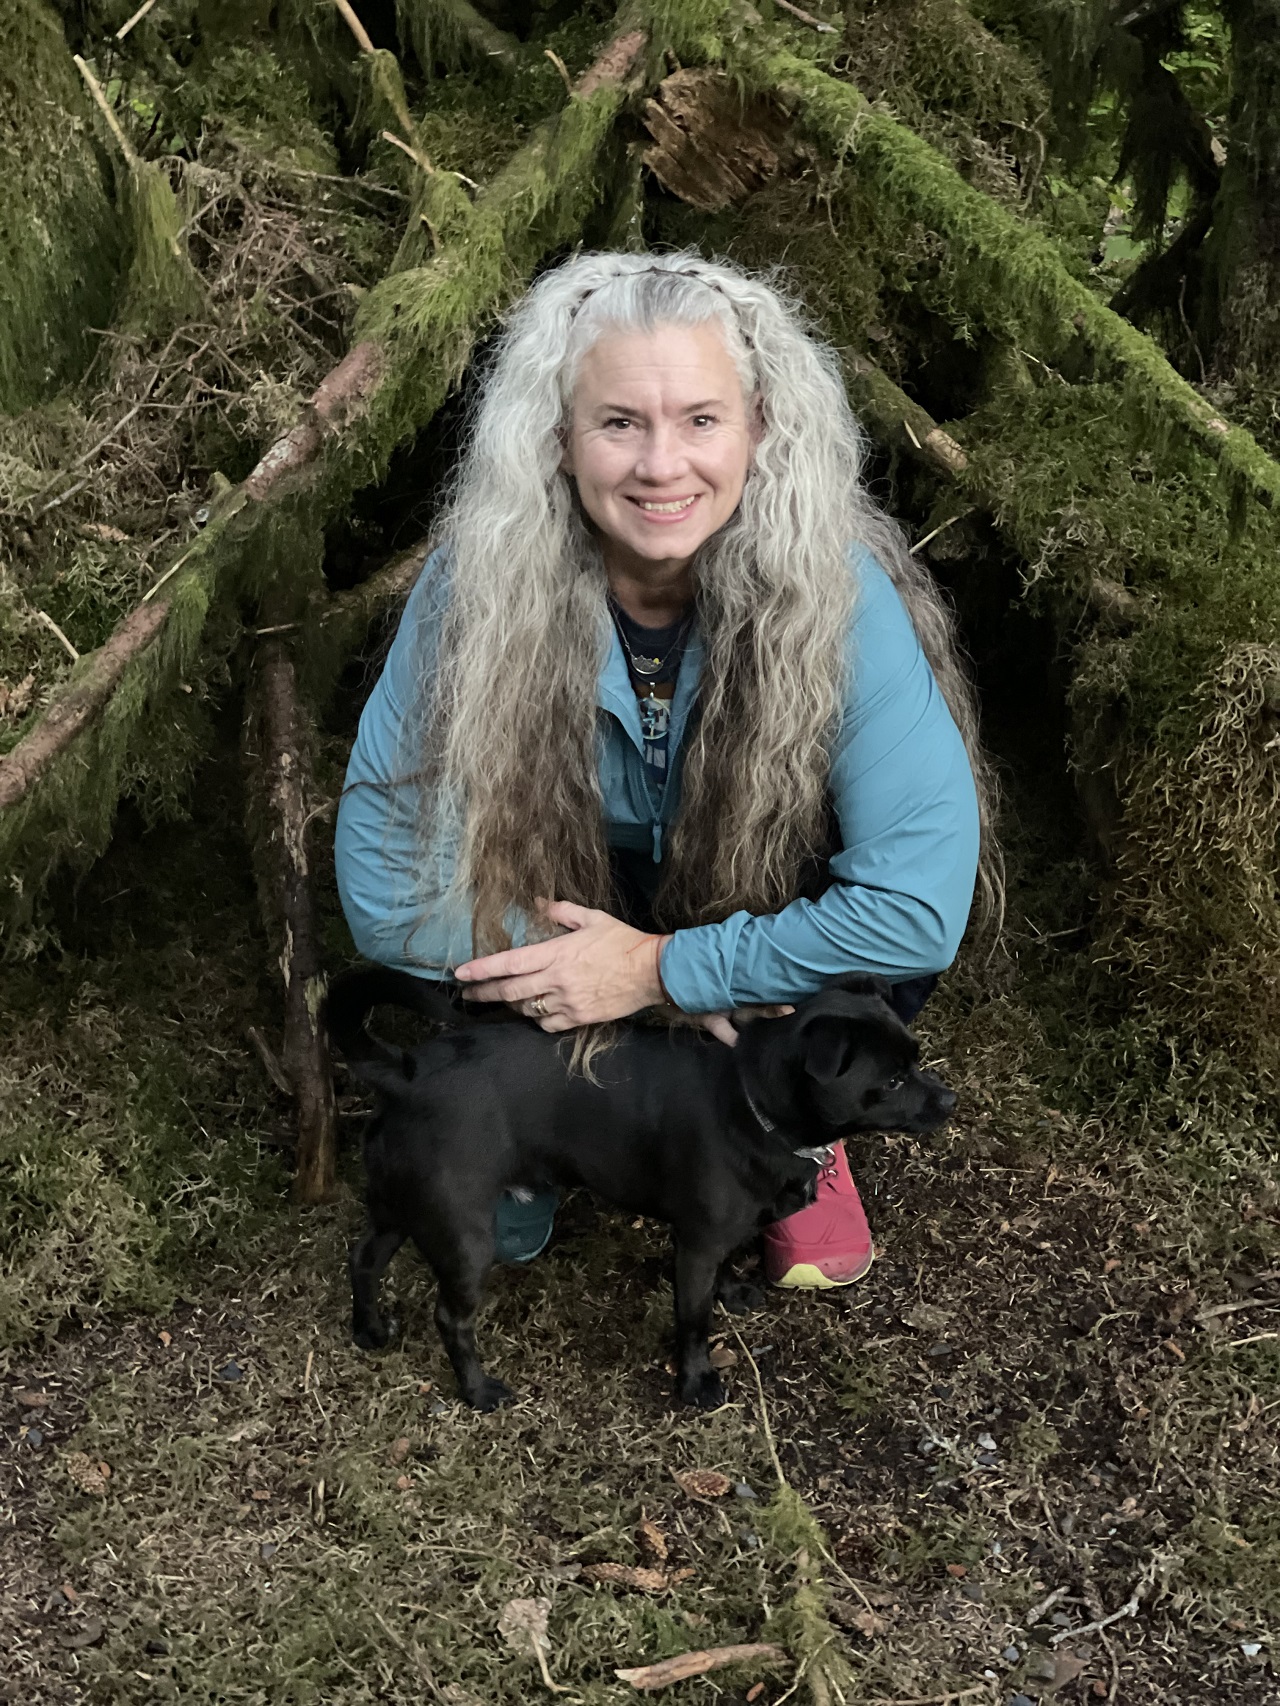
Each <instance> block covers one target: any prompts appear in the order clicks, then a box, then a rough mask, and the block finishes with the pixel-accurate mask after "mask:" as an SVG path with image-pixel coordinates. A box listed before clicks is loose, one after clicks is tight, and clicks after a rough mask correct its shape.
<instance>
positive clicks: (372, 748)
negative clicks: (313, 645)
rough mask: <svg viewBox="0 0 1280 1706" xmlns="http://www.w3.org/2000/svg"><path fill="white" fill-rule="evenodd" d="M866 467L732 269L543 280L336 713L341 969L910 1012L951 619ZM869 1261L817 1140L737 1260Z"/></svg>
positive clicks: (524, 1005)
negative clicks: (867, 992) (808, 1196)
mask: <svg viewBox="0 0 1280 1706" xmlns="http://www.w3.org/2000/svg"><path fill="white" fill-rule="evenodd" d="M861 462H862V440H861V435H860V433H859V430H858V427H857V424H856V422H855V421H854V419H853V417H852V415H851V413H850V411H849V407H848V404H847V401H846V399H845V395H844V389H843V386H842V385H841V382H840V379H839V375H838V369H837V366H836V362H835V360H834V357H833V356H832V355H831V353H830V352H829V351H828V350H826V349H825V348H823V347H822V346H820V345H819V344H818V343H816V342H815V341H814V340H813V339H812V338H811V337H810V336H809V335H808V334H807V333H806V332H805V330H804V329H803V327H802V325H801V323H800V319H799V315H798V313H797V311H796V310H795V309H794V308H793V307H792V306H791V305H790V304H788V303H787V302H786V301H785V300H784V299H783V298H782V297H781V296H780V295H779V293H778V292H777V291H776V290H775V289H774V288H772V287H771V286H770V285H769V284H767V283H765V282H764V281H762V280H761V279H759V278H755V277H752V276H750V275H748V274H746V273H744V272H742V271H739V270H738V269H736V268H733V267H730V266H726V265H721V264H712V263H709V262H706V261H704V260H702V259H700V258H699V257H698V256H696V255H693V254H674V255H666V256H656V257H655V256H644V255H607V254H600V255H595V254H588V255H580V256H577V257H576V258H575V259H573V260H571V261H569V262H567V263H565V264H564V265H562V266H560V267H558V268H556V269H555V270H554V271H552V272H549V273H547V274H545V275H544V276H543V277H542V278H541V279H540V280H539V281H538V282H537V284H535V285H534V286H533V288H532V289H531V290H530V292H529V293H528V295H527V296H526V297H525V298H524V299H523V301H522V302H521V303H520V304H519V305H518V306H517V307H516V309H515V310H514V312H513V313H512V315H511V317H510V320H509V322H508V325H507V327H506V330H505V332H504V334H503V336H502V338H501V340H500V343H499V346H498V349H497V352H496V354H495V356H494V358H493V360H492V362H491V365H490V367H489V370H488V374H487V377H486V379H485V382H484V385H483V387H482V395H481V399H480V402H479V405H478V408H477V410H476V413H475V416H474V421H473V425H472V429H471V434H470V437H469V439H468V442H467V444H466V445H465V447H464V451H463V455H462V457H461V461H460V465H459V468H458V471H457V475H456V478H455V481H454V485H453V491H452V495H451V499H450V501H449V503H448V505H447V508H446V511H445V514H444V517H443V519H442V523H441V527H440V537H441V539H442V540H443V541H444V543H443V545H442V547H441V548H440V549H439V550H437V551H435V552H434V553H433V554H432V556H431V557H430V558H429V560H428V562H427V565H426V567H425V569H424V572H423V574H422V576H421V577H420V579H419V581H418V583H417V585H416V587H415V588H414V591H413V593H412V594H411V596H410V599H409V603H408V605H407V607H406V610H405V614H404V617H403V619H402V622H401V625H400V629H399V632H398V634H397V637H396V640H395V643H394V645H393V646H392V648H391V652H390V654H389V656H388V659H387V664H386V668H385V670H384V673H383V675H382V678H381V680H380V681H379V683H378V685H377V687H376V689H375V690H374V693H373V696H372V697H371V699H370V701H369V704H368V706H367V707H366V710H365V712H364V715H363V717H362V719H361V723H360V732H359V736H358V738H357V741H356V745H355V750H354V752H353V754H352V758H351V766H350V769H349V771H348V775H347V788H346V791H345V792H344V796H343V801H342V807H341V810H340V813H339V818H338V844H337V859H338V881H339V888H340V891H341V895H342V901H343V906H344V909H345V911H346V915H347V918H348V921H349V923H350V925H351V929H352V933H353V935H354V937H355V940H356V944H357V946H358V947H359V948H360V950H361V952H363V953H364V954H366V955H367V956H368V957H369V958H370V959H373V960H377V961H380V962H382V963H384V964H387V965H394V966H399V967H403V968H404V969H406V970H409V971H415V972H419V973H421V974H422V975H424V976H433V977H434V976H439V975H441V974H442V973H451V974H452V975H453V977H454V978H456V979H457V981H458V983H459V984H460V985H461V986H462V988H463V991H464V993H465V994H466V995H467V997H468V998H470V999H474V1000H478V1001H502V1002H506V1003H508V1004H509V1005H511V1006H512V1007H514V1008H516V1009H517V1010H518V1011H519V1012H522V1013H524V1014H526V1015H527V1016H528V1017H530V1018H531V1019H533V1020H535V1021H536V1022H537V1023H538V1024H540V1025H541V1026H542V1027H543V1028H544V1029H545V1030H548V1031H563V1030H569V1029H572V1028H574V1027H577V1026H582V1025H591V1024H596V1023H599V1022H603V1021H607V1020H613V1019H618V1018H623V1017H625V1016H626V1015H628V1014H631V1013H636V1012H639V1011H641V1010H642V1009H645V1008H649V1007H653V1006H655V1005H659V1004H663V1003H670V1004H671V1005H672V1006H674V1007H676V1008H678V1009H680V1010H681V1011H682V1012H684V1013H685V1014H688V1015H691V1016H695V1017H696V1018H697V1019H698V1021H699V1022H700V1023H703V1024H705V1025H706V1026H707V1028H708V1029H710V1030H712V1031H713V1032H714V1033H715V1035H716V1036H718V1037H719V1038H720V1039H721V1040H722V1041H723V1042H726V1043H731V1042H732V1041H733V1039H734V1036H735V1034H736V1033H735V1032H734V1030H733V1026H732V1022H731V1019H730V1015H731V1013H733V1012H734V1011H737V1010H740V1009H742V1008H745V1007H753V1006H754V1007H760V1006H764V1007H769V1006H772V1005H777V1004H785V1003H789V1002H794V1001H795V1000H797V999H798V998H800V997H802V996H804V995H807V994H810V993H812V992H813V991H814V990H816V989H818V988H820V987H822V986H823V985H824V984H826V983H830V982H831V981H833V980H835V979H837V978H839V977H840V976H841V975H844V974H848V973H850V972H859V971H861V972H873V973H878V974H880V975H882V976H883V977H885V978H887V979H888V980H889V981H890V983H891V984H893V985H894V1002H895V1005H896V1006H897V1008H898V1010H899V1012H900V1013H901V1015H902V1016H903V1017H904V1018H908V1019H909V1018H911V1017H914V1015H915V1013H916V1011H918V1009H919V1007H920V1005H921V1004H922V1002H923V1000H924V999H925V997H926V996H927V994H928V992H929V990H930V989H931V988H932V984H933V981H934V979H935V977H936V974H937V973H938V972H940V971H941V970H942V969H943V968H944V967H946V966H947V965H949V964H950V962H951V960H952V958H953V957H954V955H955V952H956V949H957V947H958V945H959V942H960V938H961V935H962V933H963V931H964V926H965V921H966V918H967V915H968V911H969V906H970V902H971V899H972V895H973V889H974V878H975V871H976V869H977V866H978V859H979V841H980V828H981V821H982V819H983V817H984V815H985V811H984V801H985V793H986V788H985V784H986V776H985V771H984V769H983V766H982V763H981V759H980V755H979V753H978V749H977V745H976V736H975V719H974V712H973V703H972V696H971V693H970V690H969V688H968V685H967V683H966V682H965V680H964V677H963V675H962V673H961V671H960V670H959V668H958V666H957V663H956V658H955V651H954V645H953V640H952V635H951V629H950V623H949V617H948V615H947V613H946V611H945V609H944V607H943V606H942V604H941V603H940V601H939V599H938V597H937V594H936V592H935V590H934V588H933V585H932V583H931V581H930V579H929V577H928V575H927V573H926V572H925V571H923V570H922V569H920V568H919V567H918V566H917V565H916V564H915V562H914V561H913V559H912V558H911V557H910V556H909V555H908V554H907V552H906V549H905V547H904V545H903V543H902V540H901V537H900V534H899V532H898V530H897V528H896V527H895V526H894V525H893V524H892V523H891V522H890V521H888V520H887V519H886V518H885V517H884V516H883V515H881V514H880V513H879V511H878V510H877V509H876V508H875V506H874V504H873V503H872V501H871V499H870V497H869V496H868V494H867V492H866V491H865V489H864V488H863V486H862V485H861V483H860V479H859V473H860V467H861ZM975 775H976V777H977V779H978V781H977V783H975ZM815 877H816V878H817V879H818V880H816V881H815ZM513 944H514V945H513ZM477 955H478V956H479V957H475V956H477ZM554 1202H555V1199H554V1198H553V1197H550V1196H547V1197H540V1198H536V1199H535V1200H534V1201H533V1202H531V1203H524V1204H521V1203H517V1202H515V1201H513V1200H510V1199H505V1200H504V1202H503V1203H502V1204H501V1205H500V1208H499V1215H498V1233H499V1253H500V1255H503V1256H505V1257H506V1259H509V1260H512V1259H514V1260H527V1259H529V1258H530V1257H532V1256H533V1255H536V1254H537V1253H538V1252H539V1250H541V1248H542V1247H543V1245H544V1244H545V1242H546V1239H547V1238H548V1237H549V1235H550V1230H551V1218H552V1213H553V1210H554ZM871 1257H872V1245H871V1237H870V1233H869V1231H868V1229H867V1223H866V1219H865V1216H864V1214H863V1211H862V1205H861V1203H860V1202H859V1199H858V1193H857V1190H856V1188H855V1187H854V1184H853V1181H852V1179H851V1178H850V1176H849V1170H848V1164H847V1162H846V1161H845V1158H844V1155H843V1152H842V1151H841V1150H840V1149H837V1151H836V1155H835V1159H834V1161H833V1163H832V1165H831V1166H830V1167H829V1168H828V1169H827V1170H826V1171H825V1172H824V1173H823V1175H822V1176H821V1178H820V1181H819V1191H818V1197H817V1200H816V1202H815V1203H814V1204H813V1205H812V1206H811V1207H810V1208H808V1209H805V1210H803V1211H802V1212H801V1213H800V1214H798V1215H793V1216H791V1217H789V1218H788V1219H787V1220H784V1221H780V1222H778V1223H777V1224H776V1225H775V1226H773V1227H771V1228H769V1229H768V1231H767V1233H766V1240H765V1262H766V1271H767V1273H768V1275H769V1277H770V1279H772V1280H773V1281H775V1282H776V1283H779V1284H782V1285H791V1286H813V1287H826V1286H830V1285H844V1284H848V1283H850V1282H851V1281H852V1280H854V1279H857V1278H858V1277H860V1275H861V1274H862V1273H864V1272H865V1271H866V1269H867V1267H868V1266H869V1265H870V1262H871Z"/></svg>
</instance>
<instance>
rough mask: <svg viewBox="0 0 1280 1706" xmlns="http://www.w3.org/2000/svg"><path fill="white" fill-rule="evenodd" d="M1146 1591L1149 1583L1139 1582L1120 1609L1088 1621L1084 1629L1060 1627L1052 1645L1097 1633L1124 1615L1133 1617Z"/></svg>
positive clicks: (1117, 1621)
mask: <svg viewBox="0 0 1280 1706" xmlns="http://www.w3.org/2000/svg"><path fill="white" fill-rule="evenodd" d="M1146 1591H1147V1583H1146V1582H1145V1581H1141V1582H1139V1583H1138V1585H1137V1587H1136V1588H1134V1590H1133V1592H1132V1593H1131V1594H1130V1595H1129V1597H1128V1599H1127V1600H1125V1602H1124V1604H1123V1605H1122V1606H1121V1607H1120V1609H1119V1611H1113V1612H1112V1613H1111V1615H1110V1616H1109V1617H1099V1618H1098V1619H1097V1621H1096V1622H1094V1623H1086V1624H1085V1626H1084V1628H1083V1629H1060V1630H1059V1631H1058V1633H1057V1634H1056V1635H1055V1636H1054V1637H1053V1639H1052V1641H1051V1642H1050V1645H1051V1646H1054V1647H1056V1646H1057V1645H1058V1643H1059V1642H1060V1641H1078V1640H1079V1639H1080V1637H1081V1636H1082V1635H1096V1634H1097V1633H1098V1631H1099V1630H1100V1629H1106V1628H1107V1627H1108V1626H1109V1625H1110V1624H1112V1623H1119V1621H1120V1619H1121V1618H1122V1617H1132V1616H1133V1615H1134V1614H1135V1612H1136V1611H1137V1609H1138V1607H1139V1606H1140V1605H1141V1604H1142V1596H1143V1594H1144V1593H1145V1592H1146Z"/></svg>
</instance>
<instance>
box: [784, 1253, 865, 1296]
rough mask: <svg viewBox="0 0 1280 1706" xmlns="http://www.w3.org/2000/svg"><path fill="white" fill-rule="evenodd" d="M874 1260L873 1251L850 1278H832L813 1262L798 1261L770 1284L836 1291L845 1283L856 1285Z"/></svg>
mask: <svg viewBox="0 0 1280 1706" xmlns="http://www.w3.org/2000/svg"><path fill="white" fill-rule="evenodd" d="M874 1261H875V1252H874V1251H873V1252H872V1253H871V1255H869V1256H868V1257H867V1259H866V1261H865V1262H864V1263H863V1265H862V1267H860V1268H859V1269H858V1271H857V1273H856V1274H850V1275H849V1277H848V1279H832V1278H831V1276H830V1274H824V1273H823V1271H822V1269H821V1268H818V1267H815V1266H814V1264H813V1263H812V1262H797V1263H795V1265H794V1266H793V1267H790V1268H788V1269H787V1271H786V1273H785V1274H783V1276H782V1278H781V1279H776V1280H771V1281H770V1284H772V1285H776V1286H779V1287H781V1288H782V1289H783V1290H784V1291H835V1290H837V1289H838V1288H839V1287H840V1286H843V1285H856V1284H857V1282H858V1281H859V1280H860V1279H862V1278H863V1277H864V1276H865V1275H866V1273H867V1271H868V1269H869V1268H870V1267H871V1264H872V1262H874Z"/></svg>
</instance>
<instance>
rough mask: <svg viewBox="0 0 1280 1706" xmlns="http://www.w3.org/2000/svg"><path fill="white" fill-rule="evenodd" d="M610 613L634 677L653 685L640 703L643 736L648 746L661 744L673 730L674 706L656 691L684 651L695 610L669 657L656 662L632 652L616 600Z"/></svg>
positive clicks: (610, 603) (612, 603) (682, 627)
mask: <svg viewBox="0 0 1280 1706" xmlns="http://www.w3.org/2000/svg"><path fill="white" fill-rule="evenodd" d="M609 610H610V612H611V614H612V616H613V622H614V627H615V628H616V629H617V630H618V638H619V639H620V640H621V641H622V649H623V651H624V652H625V653H626V655H627V662H628V663H629V664H630V666H631V669H632V672H633V674H635V675H637V676H638V677H639V678H640V680H641V682H643V683H648V684H650V686H649V691H648V692H646V693H645V694H644V695H643V696H642V697H641V699H640V733H641V734H642V735H643V737H644V739H645V740H646V741H647V742H650V743H652V742H654V741H660V740H662V739H663V737H664V736H665V735H666V733H667V730H668V729H669V727H670V726H671V705H670V702H669V701H668V700H666V699H659V698H658V696H657V694H656V693H654V691H653V685H656V683H657V682H659V681H660V680H661V679H662V672H663V670H665V669H666V667H667V665H668V664H669V663H670V662H671V660H672V658H673V657H674V656H675V655H676V653H677V652H678V651H679V650H680V648H681V646H683V645H684V642H685V639H686V638H687V636H688V633H689V629H690V628H691V627H692V626H693V615H694V613H693V611H692V610H691V611H690V612H689V613H688V615H687V616H686V617H685V618H684V620H683V621H682V622H681V623H680V626H679V628H678V629H677V631H676V637H675V639H674V640H672V642H671V644H670V645H669V646H668V647H667V650H666V652H665V654H664V655H663V656H662V657H657V658H655V657H637V656H636V654H635V652H633V651H632V649H631V642H630V641H629V640H628V639H627V635H626V630H625V629H624V628H623V626H622V620H621V616H622V613H621V610H620V607H619V605H618V603H617V600H616V599H614V598H613V597H612V596H610V598H609Z"/></svg>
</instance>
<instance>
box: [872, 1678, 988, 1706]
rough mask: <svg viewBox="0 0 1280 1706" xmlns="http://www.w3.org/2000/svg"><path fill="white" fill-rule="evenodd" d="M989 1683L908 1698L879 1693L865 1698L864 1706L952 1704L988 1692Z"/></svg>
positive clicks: (945, 1705) (937, 1705) (935, 1705)
mask: <svg viewBox="0 0 1280 1706" xmlns="http://www.w3.org/2000/svg"><path fill="white" fill-rule="evenodd" d="M987 1692H988V1688H987V1684H986V1683H985V1682H980V1683H978V1685H977V1686H976V1687H975V1688H953V1689H952V1690H951V1692H950V1694H913V1695H911V1696H910V1697H909V1698H907V1699H905V1700H904V1699H892V1700H889V1699H885V1698H884V1697H883V1696H881V1695H879V1694H877V1695H876V1696H875V1697H874V1699H870V1700H864V1701H863V1703H862V1706H950V1703H951V1701H953V1700H971V1699H972V1698H973V1696H974V1695H975V1694H986V1693H987Z"/></svg>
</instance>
